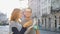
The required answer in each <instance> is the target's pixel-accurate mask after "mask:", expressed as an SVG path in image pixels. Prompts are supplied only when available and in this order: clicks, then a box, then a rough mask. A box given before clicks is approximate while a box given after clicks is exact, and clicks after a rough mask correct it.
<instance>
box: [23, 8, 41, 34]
mask: <svg viewBox="0 0 60 34" xmlns="http://www.w3.org/2000/svg"><path fill="white" fill-rule="evenodd" d="M31 15H32V9H30V8H27V9H25V11H24V20H23V22H22V23H23V24H24V26H26V27H27V28H28V29H27V31H26V32H25V34H40V32H39V30H38V29H36V30H34V29H33V27H32V28H29V27H30V26H32V25H33V19H32V18H31Z"/></svg>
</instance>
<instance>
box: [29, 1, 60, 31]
mask: <svg viewBox="0 0 60 34" xmlns="http://www.w3.org/2000/svg"><path fill="white" fill-rule="evenodd" d="M28 4H29V7H31V8H32V10H33V15H35V14H37V15H36V16H38V17H39V18H40V26H41V28H42V29H46V30H51V31H56V30H57V31H59V28H60V0H28Z"/></svg>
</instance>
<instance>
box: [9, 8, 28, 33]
mask: <svg viewBox="0 0 60 34" xmlns="http://www.w3.org/2000/svg"><path fill="white" fill-rule="evenodd" d="M21 17H22V12H21V10H20V9H18V8H15V9H14V10H13V12H12V14H11V19H10V23H9V28H10V29H9V30H10V33H9V34H24V32H25V31H26V29H27V28H26V25H21V24H20V23H21V20H19V19H21Z"/></svg>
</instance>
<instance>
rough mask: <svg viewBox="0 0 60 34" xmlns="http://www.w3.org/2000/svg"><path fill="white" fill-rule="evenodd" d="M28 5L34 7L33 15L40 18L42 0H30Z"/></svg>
mask: <svg viewBox="0 0 60 34" xmlns="http://www.w3.org/2000/svg"><path fill="white" fill-rule="evenodd" d="M28 5H29V7H30V8H31V9H32V15H33V16H35V15H36V16H37V17H38V18H39V17H40V16H41V12H40V0H28Z"/></svg>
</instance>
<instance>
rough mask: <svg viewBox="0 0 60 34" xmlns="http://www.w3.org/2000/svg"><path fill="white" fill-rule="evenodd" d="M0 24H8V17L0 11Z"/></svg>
mask: <svg viewBox="0 0 60 34" xmlns="http://www.w3.org/2000/svg"><path fill="white" fill-rule="evenodd" d="M0 24H8V18H7V15H6V14H3V13H0Z"/></svg>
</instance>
